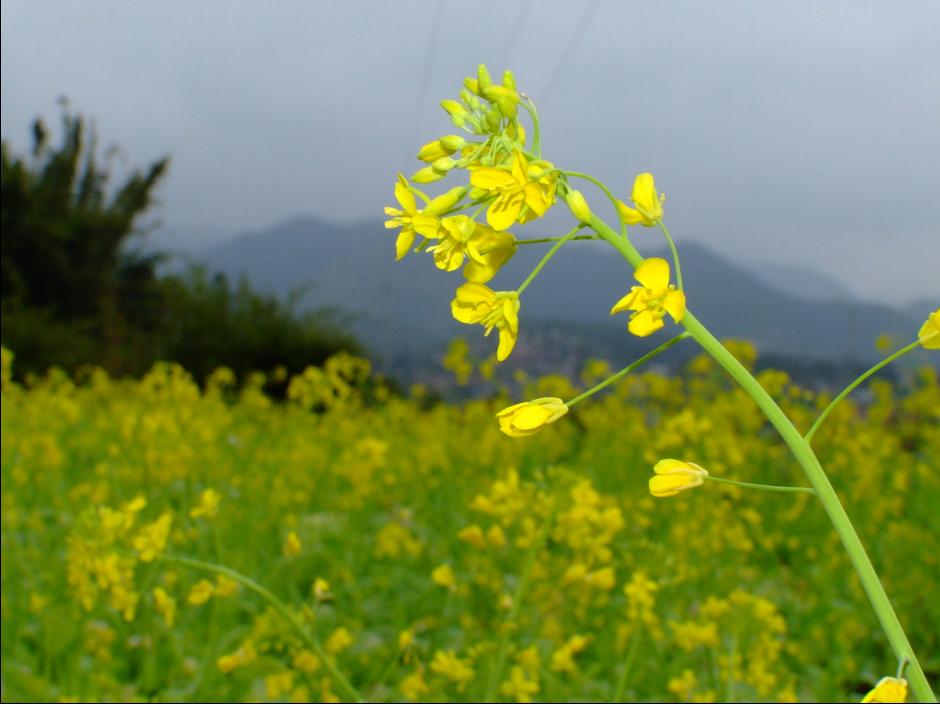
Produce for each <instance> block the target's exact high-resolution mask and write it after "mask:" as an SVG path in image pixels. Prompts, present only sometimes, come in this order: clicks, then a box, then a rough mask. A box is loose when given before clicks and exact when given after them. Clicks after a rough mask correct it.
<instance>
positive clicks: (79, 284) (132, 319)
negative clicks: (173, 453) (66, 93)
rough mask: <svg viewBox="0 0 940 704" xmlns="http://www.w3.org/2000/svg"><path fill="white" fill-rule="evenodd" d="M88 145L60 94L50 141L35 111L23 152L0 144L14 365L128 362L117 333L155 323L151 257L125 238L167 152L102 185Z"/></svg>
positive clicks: (117, 366) (114, 365) (2, 264)
mask: <svg viewBox="0 0 940 704" xmlns="http://www.w3.org/2000/svg"><path fill="white" fill-rule="evenodd" d="M97 147H98V143H97V137H96V135H95V133H94V130H93V129H91V130H89V129H88V128H87V127H86V124H85V120H84V118H83V117H82V116H81V115H73V114H70V113H69V111H68V107H67V106H66V105H64V104H63V111H62V138H61V143H60V144H59V146H57V147H53V146H52V145H50V143H49V132H48V130H47V129H46V126H45V124H44V123H43V121H42V119H36V121H35V122H34V123H33V148H32V153H31V155H30V156H29V157H25V158H24V157H20V156H17V155H15V154H13V151H12V149H11V148H10V146H9V145H8V144H7V142H6V141H4V142H3V144H2V174H0V179H2V184H0V192H2V207H0V227H2V232H3V236H2V251H0V295H2V307H3V324H2V333H0V334H2V337H3V342H4V344H5V345H7V346H9V347H12V348H14V349H16V350H18V352H19V354H18V360H17V361H18V366H19V367H20V368H21V369H22V368H23V366H22V365H24V364H25V365H26V366H27V367H30V368H33V369H35V370H41V369H43V368H45V366H48V365H49V364H51V363H58V364H62V365H63V366H66V367H74V366H76V365H78V364H82V363H88V362H97V363H102V364H104V365H105V366H106V367H107V368H108V369H109V370H110V371H113V372H124V371H129V367H132V366H133V360H130V359H128V355H127V354H126V351H127V350H128V349H129V348H128V346H126V345H123V344H122V343H123V342H125V341H126V340H127V338H128V337H129V336H132V335H133V333H134V332H135V331H137V330H141V329H147V328H148V327H153V325H155V324H156V318H154V317H153V316H154V314H155V313H156V311H157V310H158V309H159V304H158V299H159V296H160V290H159V287H158V286H157V276H156V265H157V263H158V262H159V260H160V257H159V256H158V255H156V256H155V255H150V256H144V255H140V254H138V253H135V252H132V251H131V250H130V249H129V248H128V246H127V244H128V241H129V239H130V238H131V237H133V236H134V235H135V234H138V233H139V232H141V230H140V229H139V227H138V224H137V223H138V221H139V219H140V217H141V216H142V215H143V214H144V213H145V212H146V211H147V210H148V209H149V208H150V207H151V206H152V204H153V202H154V190H155V188H156V187H157V185H158V184H159V183H160V181H161V180H162V179H163V177H164V176H165V174H166V171H167V167H168V165H169V161H168V159H166V158H163V159H159V160H157V161H155V162H153V163H152V164H150V166H149V167H147V169H146V170H144V171H137V170H135V171H134V172H133V173H131V175H130V176H128V177H127V179H126V180H125V181H124V183H123V184H121V185H120V186H119V187H117V188H114V189H111V188H109V179H110V170H109V168H108V167H109V164H108V163H107V162H106V163H105V164H104V165H102V164H101V163H100V162H99V159H98V155H97V152H98V148H97ZM112 153H113V152H112ZM108 161H109V159H108ZM148 304H149V305H148ZM147 318H150V319H149V320H148V319H147ZM50 326H52V328H54V329H52V328H50ZM65 340H70V341H71V342H70V344H68V345H67V346H66V347H65V348H63V347H62V346H61V345H62V343H63V342H64V341H65ZM132 347H134V345H131V348H132ZM27 350H28V351H29V354H24V352H26V351H27Z"/></svg>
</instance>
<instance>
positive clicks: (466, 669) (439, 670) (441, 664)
mask: <svg viewBox="0 0 940 704" xmlns="http://www.w3.org/2000/svg"><path fill="white" fill-rule="evenodd" d="M431 672H434V673H436V674H438V675H441V676H442V677H446V678H447V679H449V680H451V681H452V682H456V683H457V685H458V687H457V688H458V689H459V690H460V691H461V692H462V691H463V690H464V689H465V688H466V686H467V684H468V683H469V682H471V681H472V680H473V676H474V671H473V668H472V667H470V665H468V664H467V662H466V661H465V660H461V659H460V658H458V657H457V654H456V653H455V652H454V651H453V650H443V651H442V650H438V651H437V652H436V653H434V659H433V660H432V661H431Z"/></svg>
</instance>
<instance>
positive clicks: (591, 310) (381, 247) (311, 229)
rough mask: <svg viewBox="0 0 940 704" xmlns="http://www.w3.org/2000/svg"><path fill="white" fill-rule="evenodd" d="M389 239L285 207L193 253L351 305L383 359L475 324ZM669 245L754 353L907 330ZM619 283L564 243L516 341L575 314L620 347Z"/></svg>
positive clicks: (892, 316) (443, 285)
mask: <svg viewBox="0 0 940 704" xmlns="http://www.w3.org/2000/svg"><path fill="white" fill-rule="evenodd" d="M393 241H394V233H390V232H388V231H386V230H384V228H383V227H382V223H381V222H374V223H360V224H356V225H348V226H343V225H335V224H332V223H327V222H323V221H321V220H317V219H315V218H296V219H293V220H289V221H286V222H284V223H281V224H279V225H276V226H274V227H272V228H270V229H268V230H265V231H261V232H252V233H248V234H245V235H242V236H240V237H237V238H235V239H234V240H231V241H229V242H226V243H224V244H221V245H217V246H215V247H212V248H210V249H208V250H206V251H205V252H204V254H203V259H204V261H206V263H207V264H209V265H210V266H211V267H213V268H218V269H221V270H223V271H225V272H227V273H228V274H230V275H237V274H239V273H242V272H244V273H245V274H247V275H248V276H249V278H250V279H251V280H252V281H253V282H254V283H256V284H258V285H260V286H262V287H265V288H270V289H271V290H274V291H277V292H285V291H287V290H289V289H290V288H292V287H296V286H299V285H304V284H309V285H311V289H310V291H309V294H308V297H307V300H308V301H309V303H310V305H315V306H319V305H334V306H339V307H341V308H343V309H344V310H346V311H348V312H350V313H352V314H353V315H354V328H355V330H356V332H357V333H358V334H359V335H360V336H362V337H363V339H364V340H365V341H366V343H367V344H369V345H371V346H373V347H374V348H375V349H376V351H377V352H379V353H380V355H382V356H383V357H384V358H385V359H386V360H388V359H392V358H394V357H396V356H397V355H401V354H413V353H415V352H420V351H423V350H427V349H428V347H429V346H435V347H437V346H439V344H440V343H441V342H442V341H444V340H446V339H449V338H451V337H453V336H454V335H459V334H468V333H469V335H470V336H475V335H476V334H477V332H478V331H477V330H471V329H469V328H467V327H466V326H462V325H460V324H458V323H456V322H455V321H454V320H453V319H452V318H451V316H450V308H449V302H450V300H451V298H452V297H453V291H454V289H455V287H456V286H457V285H459V283H460V281H461V280H462V279H461V278H460V277H459V275H457V274H456V273H455V274H446V273H444V272H442V271H439V270H438V269H436V268H435V267H434V266H433V263H432V261H431V258H430V256H429V255H422V254H410V255H408V256H407V257H406V258H405V259H404V260H403V261H401V262H395V261H394V252H393ZM680 251H681V253H682V260H683V269H684V273H685V279H686V290H687V293H688V296H689V307H690V309H692V310H693V311H694V312H695V313H696V315H697V316H698V317H699V318H700V319H702V320H703V321H704V322H706V323H707V324H708V325H709V326H711V327H712V329H713V330H714V331H715V333H716V334H717V335H719V336H726V337H738V338H746V339H749V340H751V341H753V342H754V343H755V344H757V346H758V348H759V349H760V350H761V351H762V352H764V353H768V354H769V353H773V354H776V355H785V356H794V357H802V358H812V359H820V360H830V361H835V360H843V359H846V358H854V359H856V360H859V361H862V360H866V359H870V358H872V357H873V356H874V351H873V350H874V342H875V339H876V338H877V337H878V335H880V334H882V333H886V332H887V333H894V334H898V335H900V336H902V337H910V336H911V335H912V334H913V332H916V330H917V328H918V326H919V325H920V323H921V322H922V319H915V318H914V317H912V316H910V315H909V314H908V313H906V312H902V311H899V310H895V309H893V308H890V307H888V306H882V305H875V304H868V303H854V302H847V301H842V302H839V301H834V302H818V301H816V302H810V301H807V300H801V299H799V298H796V297H793V296H790V295H787V294H786V293H783V292H782V291H780V290H778V289H777V288H775V287H773V286H770V285H768V284H767V283H764V282H763V281H761V280H760V279H759V278H758V277H757V276H755V275H752V274H751V273H749V272H748V271H745V270H743V269H742V268H740V267H738V266H736V265H734V264H732V263H730V262H729V261H727V260H726V259H724V258H722V257H721V256H719V255H717V254H716V253H714V252H712V251H710V250H708V249H706V248H704V247H702V246H701V245H698V244H691V243H688V244H681V243H680ZM541 252H542V250H541V249H540V248H537V247H527V248H522V249H521V250H520V252H519V254H518V255H517V256H516V258H515V259H514V260H513V261H512V262H511V263H510V265H509V266H507V267H506V268H505V269H504V270H503V271H502V272H500V275H499V277H497V279H496V280H495V281H494V282H493V285H494V287H496V288H514V287H515V286H517V285H518V284H519V283H520V282H521V281H522V279H523V278H524V277H525V275H526V273H527V271H528V270H529V269H530V268H531V266H532V265H533V264H534V262H535V261H537V258H538V257H539V256H540V255H541ZM649 254H662V252H653V251H651V252H649ZM631 283H632V277H631V276H630V274H629V271H628V269H627V267H626V266H625V264H624V262H623V261H622V260H621V259H620V258H619V257H618V256H616V255H614V254H613V253H612V252H611V251H610V250H609V248H607V247H606V246H603V245H600V244H595V243H593V242H575V243H572V244H570V245H568V246H567V247H566V248H565V251H563V252H562V254H561V255H560V256H558V257H556V258H555V259H554V260H553V261H552V262H551V263H549V265H548V266H547V267H546V268H545V269H544V270H543V273H542V274H541V275H540V276H539V278H538V279H536V281H535V282H534V283H533V284H532V286H531V287H530V288H529V289H528V290H527V292H526V295H525V296H524V298H523V303H522V320H523V327H522V333H521V337H520V349H524V348H525V346H526V345H527V333H526V330H527V328H531V329H533V330H535V329H541V328H542V327H543V326H536V325H535V323H536V321H540V322H542V323H545V322H551V323H552V324H553V325H554V327H556V328H557V327H558V326H559V325H561V326H562V327H563V326H564V325H565V324H577V326H576V327H572V334H574V335H576V336H578V337H581V338H583V340H582V344H583V345H584V346H585V347H587V348H588V349H590V348H592V347H594V346H595V345H596V347H597V351H598V352H601V353H606V352H608V349H607V348H609V346H610V341H611V340H612V339H613V340H620V339H621V338H620V336H621V335H622V336H623V338H622V339H623V340H624V342H623V344H624V349H625V350H626V349H628V348H629V346H630V345H629V344H628V343H629V342H632V341H630V340H629V338H628V337H627V336H626V332H625V325H626V319H625V317H624V316H618V317H617V318H611V317H610V316H609V315H608V311H609V309H610V306H611V304H612V303H613V302H614V301H616V300H617V299H618V298H619V297H620V296H622V295H623V294H624V293H625V292H626V291H627V290H628V288H629V286H630V285H631ZM612 335H613V337H612ZM592 337H593V340H592ZM618 346H619V345H618Z"/></svg>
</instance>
